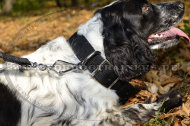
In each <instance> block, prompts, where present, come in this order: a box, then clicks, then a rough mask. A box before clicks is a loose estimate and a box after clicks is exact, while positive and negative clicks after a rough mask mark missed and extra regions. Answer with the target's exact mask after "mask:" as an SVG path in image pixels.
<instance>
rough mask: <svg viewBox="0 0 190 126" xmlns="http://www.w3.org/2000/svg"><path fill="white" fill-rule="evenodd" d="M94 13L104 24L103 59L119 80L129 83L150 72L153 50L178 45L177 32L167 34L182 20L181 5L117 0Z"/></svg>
mask: <svg viewBox="0 0 190 126" xmlns="http://www.w3.org/2000/svg"><path fill="white" fill-rule="evenodd" d="M96 13H100V14H101V18H102V21H103V37H104V48H105V55H106V58H107V59H108V60H109V61H110V62H111V63H112V64H113V65H114V66H115V71H116V73H117V74H118V75H119V77H120V79H121V80H125V81H129V80H130V79H132V78H135V77H137V76H140V75H142V74H144V73H146V72H148V71H149V70H150V67H151V65H152V64H153V61H154V59H155V57H154V54H153V52H152V49H154V48H155V47H156V46H158V45H160V44H163V45H164V46H165V47H166V46H167V47H169V46H171V45H174V44H175V43H176V42H178V37H177V36H178V35H179V34H178V33H179V31H178V33H177V32H176V33H175V34H171V35H169V34H166V33H169V32H171V31H174V30H176V29H175V28H172V26H174V25H176V24H178V23H179V22H180V21H181V19H182V18H183V15H184V3H182V2H179V1H178V2H167V3H160V4H151V3H149V2H148V1H146V0H118V1H115V2H113V3H111V4H110V5H108V6H105V7H104V8H101V9H99V10H98V11H97V12H96ZM168 30H169V31H168ZM166 31H167V32H166ZM157 33H160V34H159V35H158V34H157ZM163 45H162V46H163Z"/></svg>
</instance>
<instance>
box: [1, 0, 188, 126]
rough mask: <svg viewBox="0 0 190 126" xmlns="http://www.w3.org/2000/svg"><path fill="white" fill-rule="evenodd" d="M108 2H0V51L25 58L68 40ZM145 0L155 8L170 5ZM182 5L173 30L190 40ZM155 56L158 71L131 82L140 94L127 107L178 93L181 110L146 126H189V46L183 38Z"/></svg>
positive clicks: (2, 0)
mask: <svg viewBox="0 0 190 126" xmlns="http://www.w3.org/2000/svg"><path fill="white" fill-rule="evenodd" d="M112 1H113V0H0V51H3V52H6V53H9V54H12V55H15V56H23V55H26V54H30V53H32V52H33V51H35V50H36V49H38V48H39V47H40V46H41V45H44V44H45V43H47V42H48V41H51V40H53V39H55V38H56V37H58V36H64V37H66V38H69V37H70V36H71V35H72V34H73V33H74V32H75V31H76V30H77V28H78V26H79V25H81V24H84V23H85V22H86V21H88V20H89V19H90V18H91V17H92V16H93V13H94V12H95V10H97V9H98V8H100V7H102V6H104V5H106V4H108V3H110V2H112ZM149 1H150V2H153V3H159V2H166V1H170V0H149ZM172 1H175V0H172ZM176 1H177V0H176ZM181 1H183V2H185V5H186V12H185V17H184V19H183V21H182V22H181V23H180V24H179V25H178V26H176V27H178V28H180V29H181V30H183V31H184V32H185V33H187V34H188V35H189V36H190V0H181ZM155 53H156V54H157V57H158V58H157V59H156V61H155V65H156V67H155V68H154V69H152V70H151V71H150V72H149V73H147V74H146V75H145V76H143V78H141V79H138V80H133V81H131V82H130V83H131V84H133V85H134V86H138V87H139V88H140V89H142V90H141V91H140V92H139V93H138V94H137V95H136V96H134V97H133V98H131V99H130V100H129V101H128V102H127V104H126V106H129V105H131V104H135V103H142V102H145V101H146V100H147V99H150V98H154V97H155V96H157V95H160V94H164V93H166V92H168V91H169V90H171V89H176V90H178V91H179V92H180V93H181V94H182V95H183V106H181V107H178V108H176V109H174V110H172V111H171V112H170V113H168V114H166V115H164V116H163V115H158V117H157V118H155V119H152V120H151V121H150V122H147V123H146V124H144V125H146V126H149V125H150V126H151V125H159V126H165V125H166V126H172V125H174V126H190V118H189V116H190V45H187V44H186V42H185V41H184V40H183V39H181V40H180V44H179V45H177V46H175V47H173V48H170V49H163V50H158V51H156V52H155ZM153 89H156V92H155V91H153ZM126 106H125V107H126ZM139 126H140V125H139Z"/></svg>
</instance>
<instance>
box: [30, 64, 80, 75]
mask: <svg viewBox="0 0 190 126" xmlns="http://www.w3.org/2000/svg"><path fill="white" fill-rule="evenodd" d="M58 62H60V63H62V64H67V65H72V66H73V67H71V68H69V69H67V70H63V71H57V70H56V69H55V67H56V65H57V63H58ZM30 67H32V68H38V69H39V70H40V71H53V72H55V73H56V74H58V75H59V76H63V75H64V74H65V73H67V72H69V71H72V70H76V69H78V70H83V67H82V64H81V62H80V63H78V64H74V63H69V62H66V61H62V60H57V61H56V62H55V63H54V64H53V65H50V66H48V65H46V64H38V63H37V62H31V66H30Z"/></svg>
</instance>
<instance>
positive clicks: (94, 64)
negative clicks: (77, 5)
mask: <svg viewBox="0 0 190 126" xmlns="http://www.w3.org/2000/svg"><path fill="white" fill-rule="evenodd" d="M68 41H69V44H70V46H71V48H72V49H73V51H74V53H75V55H76V56H77V58H78V59H79V60H80V61H81V62H83V61H85V60H86V58H88V60H87V62H86V61H85V64H83V65H85V66H86V68H87V69H88V70H89V71H90V72H91V73H92V76H93V78H94V79H95V80H97V81H98V82H99V83H100V84H101V85H103V86H104V87H106V88H110V89H112V90H115V91H116V93H117V94H118V96H119V97H120V98H124V99H126V98H128V97H130V96H131V95H132V94H134V92H135V88H134V87H133V86H132V85H130V84H129V83H127V84H126V82H125V84H124V82H122V81H120V80H119V78H118V76H117V75H116V73H115V71H114V69H113V66H112V65H111V64H110V63H109V62H108V61H106V60H105V59H104V58H103V57H102V56H101V55H100V54H98V53H95V50H94V48H93V47H92V46H91V44H90V43H89V42H88V40H87V39H86V38H85V37H84V36H82V35H78V34H77V33H75V34H74V35H73V36H72V37H71V38H70V39H69V40H68ZM92 54H93V55H92ZM90 55H91V56H90ZM89 56H90V57H89Z"/></svg>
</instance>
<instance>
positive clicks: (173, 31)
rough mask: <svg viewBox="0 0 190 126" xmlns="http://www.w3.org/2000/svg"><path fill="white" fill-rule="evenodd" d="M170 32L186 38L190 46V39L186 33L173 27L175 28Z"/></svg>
mask: <svg viewBox="0 0 190 126" xmlns="http://www.w3.org/2000/svg"><path fill="white" fill-rule="evenodd" d="M169 31H170V32H172V33H173V34H175V35H178V36H180V37H183V38H185V39H186V41H187V43H189V44H190V38H189V37H188V36H187V34H185V33H184V32H183V31H181V30H180V29H178V28H174V27H173V28H171V29H170V30H169Z"/></svg>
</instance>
